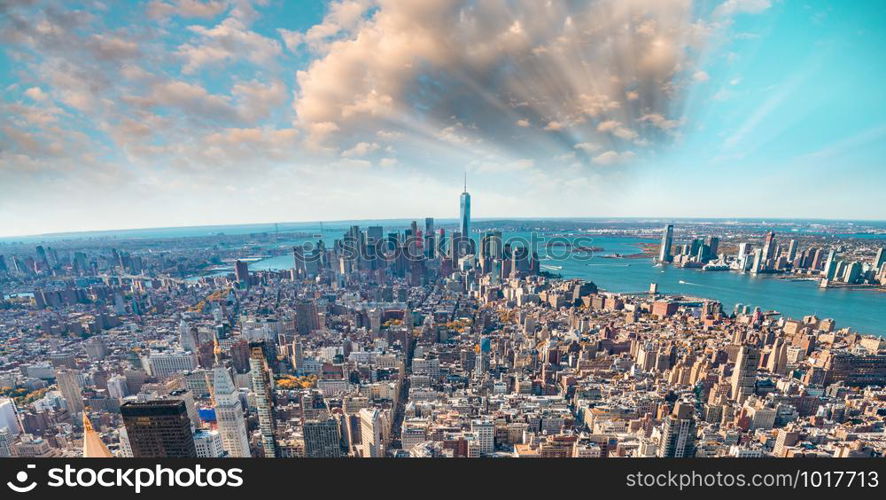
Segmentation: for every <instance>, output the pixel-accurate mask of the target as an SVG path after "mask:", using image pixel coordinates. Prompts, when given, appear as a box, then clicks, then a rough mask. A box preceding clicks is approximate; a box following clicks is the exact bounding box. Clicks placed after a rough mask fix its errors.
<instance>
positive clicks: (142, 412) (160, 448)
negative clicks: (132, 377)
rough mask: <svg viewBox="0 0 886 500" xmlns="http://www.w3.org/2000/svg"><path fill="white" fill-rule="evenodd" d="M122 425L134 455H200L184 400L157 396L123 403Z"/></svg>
mask: <svg viewBox="0 0 886 500" xmlns="http://www.w3.org/2000/svg"><path fill="white" fill-rule="evenodd" d="M120 413H121V415H123V425H124V426H125V427H126V435H127V437H128V439H129V445H130V447H131V448H132V456H133V457H135V458H192V457H196V456H197V449H196V447H195V446H194V436H193V434H191V419H190V418H188V411H187V408H185V402H184V401H182V400H179V399H156V400H153V401H145V402H142V403H137V402H132V401H130V402H126V403H123V405H122V406H120Z"/></svg>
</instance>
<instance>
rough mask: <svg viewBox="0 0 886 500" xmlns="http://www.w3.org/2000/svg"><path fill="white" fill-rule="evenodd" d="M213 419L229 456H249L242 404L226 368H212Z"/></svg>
mask: <svg viewBox="0 0 886 500" xmlns="http://www.w3.org/2000/svg"><path fill="white" fill-rule="evenodd" d="M212 381H213V384H212V387H213V400H214V401H215V421H216V423H217V425H218V431H219V433H220V434H221V439H222V446H223V447H224V449H225V451H227V452H228V456H230V457H249V456H251V455H250V453H249V436H248V435H247V433H246V421H245V420H244V418H243V405H242V404H241V403H240V396H239V394H238V392H237V388H236V387H234V382H233V381H232V380H231V375H230V374H229V373H228V370H227V369H225V368H222V367H216V368H213V369H212Z"/></svg>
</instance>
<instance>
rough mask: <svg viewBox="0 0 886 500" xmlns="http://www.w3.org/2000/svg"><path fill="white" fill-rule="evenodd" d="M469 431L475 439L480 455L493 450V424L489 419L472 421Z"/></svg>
mask: <svg viewBox="0 0 886 500" xmlns="http://www.w3.org/2000/svg"><path fill="white" fill-rule="evenodd" d="M471 432H473V433H474V437H475V438H476V439H477V445H478V451H479V452H480V454H481V455H488V454H490V453H492V452H494V451H495V424H493V423H492V421H491V420H485V419H484V420H474V421H472V422H471Z"/></svg>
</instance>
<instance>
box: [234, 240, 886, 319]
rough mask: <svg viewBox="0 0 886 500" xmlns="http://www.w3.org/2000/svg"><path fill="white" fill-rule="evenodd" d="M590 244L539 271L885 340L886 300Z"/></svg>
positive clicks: (612, 243)
mask: <svg viewBox="0 0 886 500" xmlns="http://www.w3.org/2000/svg"><path fill="white" fill-rule="evenodd" d="M330 236H332V237H334V238H338V237H340V236H341V234H339V233H337V232H336V233H335V234H333V233H332V231H330V232H329V233H327V234H326V237H327V239H329V237H330ZM514 237H519V238H527V236H526V234H525V233H516V234H507V233H505V234H504V238H505V239H506V240H507V239H512V238H514ZM590 241H591V242H592V244H593V245H595V246H599V247H602V248H603V251H602V252H600V253H599V254H596V255H594V256H592V257H590V258H588V257H584V256H569V257H567V258H565V259H556V260H555V259H543V260H542V265H543V266H545V268H543V269H544V270H547V271H549V272H553V273H557V274H560V275H562V276H563V277H564V278H580V279H585V280H590V281H593V282H594V283H596V284H597V286H599V287H600V288H601V289H604V290H606V291H611V292H620V293H632V292H645V291H647V290H648V289H649V284H650V283H651V282H655V283H658V287H659V292H661V293H665V294H686V295H691V296H695V297H704V298H710V299H715V300H719V301H720V302H722V303H723V308H724V310H726V311H727V312H731V311H732V308H733V307H734V306H735V304H746V305H750V306H751V307H754V306H759V307H760V308H761V309H763V310H764V311H765V310H776V311H779V312H780V313H782V314H784V315H786V316H788V317H792V318H798V319H799V318H802V317H803V316H807V315H810V314H814V315H816V316H818V317H819V318H834V319H835V320H836V321H837V328H843V327H846V326H848V327H851V328H853V329H855V330H857V331H859V332H861V333H869V334H875V335H881V336H886V308H884V306H886V295H884V294H883V293H882V292H877V291H873V290H848V289H833V288H832V289H821V288H819V287H818V284H817V282H815V281H794V280H786V279H779V278H776V277H773V276H766V275H758V276H752V275H750V274H738V273H735V272H731V271H700V270H698V269H683V268H678V267H674V266H664V267H655V266H654V265H653V262H652V260H651V259H648V258H609V257H607V256H611V255H613V254H621V255H630V254H636V253H638V252H639V251H640V245H641V244H643V243H649V242H652V243H654V242H655V241H656V240H653V239H641V238H628V237H597V236H593V237H591V240H590ZM328 243H330V241H327V244H328ZM584 243H587V241H585V242H584ZM292 266H293V258H292V255H290V254H285V255H279V256H275V257H271V258H268V259H263V260H260V261H257V262H254V263H251V264H250V269H251V270H255V271H259V270H282V269H290V268H291V267H292ZM557 267H559V268H560V269H556V268H557Z"/></svg>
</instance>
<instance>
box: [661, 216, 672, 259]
mask: <svg viewBox="0 0 886 500" xmlns="http://www.w3.org/2000/svg"><path fill="white" fill-rule="evenodd" d="M673 243H674V225H673V224H668V225H667V226H665V228H664V234H662V235H661V248H659V250H658V261H659V262H671V261H672V260H673V257H671V245H672V244H673Z"/></svg>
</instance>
